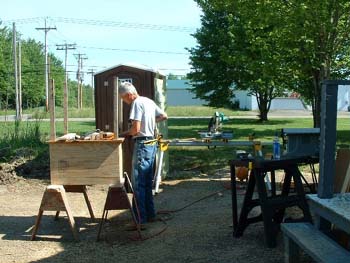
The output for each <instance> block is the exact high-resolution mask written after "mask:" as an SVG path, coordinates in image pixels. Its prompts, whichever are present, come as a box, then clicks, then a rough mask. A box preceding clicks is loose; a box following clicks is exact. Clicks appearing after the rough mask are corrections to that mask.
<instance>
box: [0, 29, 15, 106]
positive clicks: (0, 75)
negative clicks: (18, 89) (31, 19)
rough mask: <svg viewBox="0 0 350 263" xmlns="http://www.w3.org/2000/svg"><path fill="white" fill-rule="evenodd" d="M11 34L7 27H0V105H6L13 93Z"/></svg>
mask: <svg viewBox="0 0 350 263" xmlns="http://www.w3.org/2000/svg"><path fill="white" fill-rule="evenodd" d="M11 41H12V35H11V32H10V31H9V30H8V29H7V28H0V103H1V105H0V107H1V108H5V107H7V103H8V98H9V97H11V95H13V94H14V92H13V91H11V89H10V87H11V86H12V82H13V76H12V75H11V73H12V68H13V66H12V58H11V56H12V53H11V52H12V48H11V43H12V42H11Z"/></svg>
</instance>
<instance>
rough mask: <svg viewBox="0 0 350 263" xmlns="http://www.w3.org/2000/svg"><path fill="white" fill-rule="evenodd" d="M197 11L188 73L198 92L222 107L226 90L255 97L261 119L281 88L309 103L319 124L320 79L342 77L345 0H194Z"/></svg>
mask: <svg viewBox="0 0 350 263" xmlns="http://www.w3.org/2000/svg"><path fill="white" fill-rule="evenodd" d="M196 2H197V3H198V5H199V6H200V7H201V8H202V10H203V16H202V26H201V28H200V29H199V30H198V31H197V32H196V33H195V34H194V37H195V38H196V39H197V42H198V45H197V46H196V47H194V48H192V49H190V50H189V51H190V53H191V57H190V59H191V64H192V67H193V71H192V72H191V73H190V74H189V77H190V78H191V80H192V85H193V86H194V89H193V91H194V92H195V93H196V96H197V97H199V98H202V99H205V100H207V101H208V102H209V105H211V106H224V105H225V104H227V103H229V101H230V100H231V98H232V89H233V88H232V87H235V88H238V89H245V90H249V91H250V93H251V94H253V95H255V96H256V97H257V101H258V106H259V110H260V119H261V120H267V113H268V111H269V107H270V102H271V100H272V99H273V98H275V97H276V96H279V95H280V94H281V93H282V92H283V91H284V90H285V89H289V90H291V91H297V92H299V93H300V94H301V95H302V96H303V98H304V100H306V101H307V102H309V103H310V104H311V105H312V109H313V116H314V126H315V127H319V126H320V111H321V109H320V105H321V83H322V81H323V80H326V79H337V78H348V76H349V66H350V63H349V60H350V59H349V58H350V54H349V53H350V50H349V46H350V45H349V43H350V37H349V34H350V30H349V26H350V16H349V13H350V2H349V1H348V0H337V1H335V0H324V1H313V0H305V1H299V0H288V1H286V0H276V1H265V0H257V1H249V0H236V1H231V0H220V1H219V0H210V1H209V0H196Z"/></svg>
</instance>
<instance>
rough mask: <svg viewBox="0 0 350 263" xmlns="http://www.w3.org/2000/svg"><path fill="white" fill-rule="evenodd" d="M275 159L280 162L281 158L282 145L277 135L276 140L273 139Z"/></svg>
mask: <svg viewBox="0 0 350 263" xmlns="http://www.w3.org/2000/svg"><path fill="white" fill-rule="evenodd" d="M272 147H273V159H275V160H278V159H280V158H281V145H280V141H279V139H278V135H277V134H275V138H274V139H273V144H272Z"/></svg>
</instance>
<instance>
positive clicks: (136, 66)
mask: <svg viewBox="0 0 350 263" xmlns="http://www.w3.org/2000/svg"><path fill="white" fill-rule="evenodd" d="M121 66H126V67H130V68H136V69H141V70H145V71H150V72H154V73H157V74H160V75H162V76H165V74H163V73H162V72H160V71H159V70H157V69H154V68H151V67H149V66H147V65H143V64H138V63H122V64H118V65H115V66H112V67H109V68H107V69H104V70H101V71H98V72H96V73H95V74H94V75H99V74H101V73H104V72H107V71H109V70H112V69H114V68H117V67H121Z"/></svg>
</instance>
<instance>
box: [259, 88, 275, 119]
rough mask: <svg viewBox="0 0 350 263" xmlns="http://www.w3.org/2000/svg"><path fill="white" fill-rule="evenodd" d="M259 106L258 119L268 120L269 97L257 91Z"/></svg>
mask: <svg viewBox="0 0 350 263" xmlns="http://www.w3.org/2000/svg"><path fill="white" fill-rule="evenodd" d="M256 99H257V102H258V107H259V111H260V114H259V121H261V122H263V121H268V119H267V114H268V112H269V110H270V106H271V99H269V98H268V96H267V95H266V94H264V93H259V94H258V96H257V97H256Z"/></svg>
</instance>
